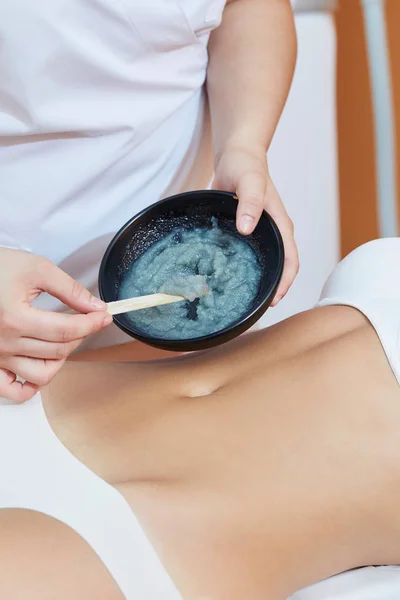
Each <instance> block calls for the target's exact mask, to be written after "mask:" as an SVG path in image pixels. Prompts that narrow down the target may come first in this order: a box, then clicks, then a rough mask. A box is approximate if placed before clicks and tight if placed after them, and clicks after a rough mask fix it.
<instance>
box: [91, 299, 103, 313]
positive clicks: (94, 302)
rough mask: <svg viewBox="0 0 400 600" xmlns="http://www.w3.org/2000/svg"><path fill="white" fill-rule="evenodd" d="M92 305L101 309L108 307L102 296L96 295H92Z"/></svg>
mask: <svg viewBox="0 0 400 600" xmlns="http://www.w3.org/2000/svg"><path fill="white" fill-rule="evenodd" d="M91 305H92V306H93V308H100V309H101V310H104V309H105V307H106V305H105V302H103V300H100V298H96V296H92V301H91Z"/></svg>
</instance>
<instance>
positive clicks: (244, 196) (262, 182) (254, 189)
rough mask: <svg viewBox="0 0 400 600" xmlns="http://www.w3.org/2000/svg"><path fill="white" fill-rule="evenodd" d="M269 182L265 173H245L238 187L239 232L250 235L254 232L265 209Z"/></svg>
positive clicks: (237, 220) (237, 218)
mask: <svg viewBox="0 0 400 600" xmlns="http://www.w3.org/2000/svg"><path fill="white" fill-rule="evenodd" d="M266 185H267V180H266V176H265V174H264V173H259V172H257V171H251V172H248V173H245V174H244V175H243V176H242V177H241V178H240V181H239V183H238V186H237V190H236V193H237V195H238V198H239V205H238V209H237V217H236V224H237V228H238V231H239V232H240V233H242V234H243V235H249V234H250V233H252V232H253V231H254V228H255V226H256V225H257V223H258V221H259V219H260V216H261V213H262V211H263V208H264V199H265V193H266Z"/></svg>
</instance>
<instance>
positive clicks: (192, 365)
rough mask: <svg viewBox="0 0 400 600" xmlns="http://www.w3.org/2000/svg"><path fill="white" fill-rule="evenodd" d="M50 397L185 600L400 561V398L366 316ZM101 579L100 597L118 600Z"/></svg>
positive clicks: (67, 439)
mask: <svg viewBox="0 0 400 600" xmlns="http://www.w3.org/2000/svg"><path fill="white" fill-rule="evenodd" d="M103 358H104V354H103ZM110 358H112V355H111V357H110ZM43 401H44V405H45V409H46V413H47V417H48V419H49V422H50V424H51V426H52V428H53V430H54V431H55V433H56V434H57V436H58V437H59V438H60V439H61V441H62V442H63V443H64V444H65V445H66V446H67V448H68V449H69V450H70V451H71V452H72V453H73V454H75V455H76V456H77V457H78V458H79V459H80V460H81V461H82V462H84V463H85V464H86V465H88V466H89V467H90V468H91V469H92V470H94V471H95V472H96V473H98V474H99V475H100V476H101V477H103V478H104V479H105V480H107V481H108V482H109V483H111V484H112V485H114V486H115V487H116V488H117V489H119V490H120V491H121V493H122V494H123V495H124V496H125V497H126V499H127V501H128V502H129V503H130V505H131V506H132V509H133V510H134V511H135V513H136V514H137V516H138V518H139V520H140V521H141V523H142V525H143V527H144V528H145V530H146V532H147V535H148V536H149V539H150V540H151V542H152V543H153V544H154V547H155V548H156V550H157V551H158V553H159V555H160V557H161V559H162V561H163V563H164V565H165V567H166V569H167V570H168V572H169V573H170V575H171V577H172V578H173V580H174V581H175V583H176V585H177V587H178V588H179V590H180V591H181V593H182V597H183V598H184V599H185V600H195V599H196V600H198V599H199V598H207V599H209V600H249V599H251V600H265V599H266V598H267V599H268V600H284V599H285V598H287V597H288V596H289V595H290V594H292V593H293V592H294V591H296V590H298V589H301V588H303V587H305V586H307V585H309V584H311V583H314V582H317V581H319V580H321V579H324V578H326V577H328V576H330V575H332V574H334V573H338V572H341V571H344V570H347V569H350V568H354V567H359V566H363V565H370V564H373V565H379V564H397V563H399V562H400V518H399V515H398V498H399V493H400V466H399V465H400V448H399V444H398V432H399V428H400V390H399V386H398V384H397V382H396V380H395V377H394V375H393V373H392V372H391V370H390V367H389V365H388V363H387V360H386V357H385V355H384V353H383V351H382V348H381V345H380V342H379V340H378V338H377V336H376V334H375V332H374V330H373V329H372V327H371V326H370V325H369V324H368V322H367V321H366V320H365V318H364V317H363V316H362V315H361V314H360V313H358V312H357V311H356V310H354V309H351V308H346V307H327V308H322V309H317V310H314V311H310V312H309V313H304V314H302V315H299V316H297V317H294V318H292V319H290V320H288V321H285V322H284V323H282V324H279V325H277V326H275V327H273V328H270V329H269V330H267V331H265V332H260V333H256V334H252V335H249V336H246V337H245V338H242V339H241V340H238V341H235V342H234V343H232V344H230V345H229V346H225V347H220V348H218V349H216V350H213V351H210V352H206V353H203V354H200V355H189V356H185V357H181V358H178V359H176V360H172V361H171V360H167V361H161V362H157V363H147V364H144V363H142V364H140V365H137V366H135V365H134V364H115V363H108V364H107V363H102V364H100V363H96V362H91V363H69V364H68V365H66V367H65V368H64V369H63V370H62V371H61V372H60V374H59V375H58V376H57V378H56V379H55V380H54V381H53V382H52V383H51V385H50V386H49V387H48V388H47V390H46V391H45V393H44V394H43ZM2 512H3V511H0V528H1V526H2V515H1V513H2ZM24 518H26V515H25V517H24ZM22 526H23V524H22V523H21V527H22ZM48 526H49V527H50V530H51V524H48ZM16 527H17V530H18V524H17V525H16ZM64 533H65V535H71V534H70V533H69V532H68V530H66V531H65V532H64ZM64 533H63V532H62V531H60V524H58V523H56V524H55V529H54V539H55V538H56V537H57V540H58V541H59V543H60V544H61V540H63V535H64ZM49 535H51V532H50V533H49ZM1 539H2V543H1V544H0V548H1V551H0V555H1V557H2V555H3V553H4V547H5V548H7V532H6V534H5V536H3V535H2V536H1ZM75 541H76V544H77V550H78V551H79V552H81V553H82V556H84V554H85V552H86V551H87V549H85V548H84V547H83V546H82V540H80V539H79V538H78V539H76V540H75ZM36 542H37V547H38V551H37V552H36V553H35V554H34V556H33V558H32V560H33V561H35V560H41V559H40V556H42V554H41V550H40V548H41V543H42V542H41V540H40V537H39V536H38V537H37V540H36ZM24 552H25V550H24V546H23V544H22V543H21V545H18V544H17V543H16V544H15V553H16V554H18V555H21V554H22V555H24ZM66 552H67V556H66V560H68V557H69V556H70V553H71V552H72V549H71V547H70V546H67V549H66ZM48 560H49V564H51V562H52V557H51V555H49V557H48ZM82 560H88V561H89V558H88V557H86V558H82ZM68 564H69V563H68ZM88 565H89V562H88ZM89 566H90V568H94V569H95V567H94V565H93V564H92V563H90V565H89ZM75 568H78V567H75ZM97 568H98V572H97V574H96V576H93V574H91V575H90V585H92V586H93V588H94V589H93V590H92V592H91V593H93V597H96V598H99V599H101V600H103V599H104V600H114V598H115V599H116V600H119V598H120V597H121V596H120V593H119V592H118V591H117V590H116V589H115V590H113V588H108V592H107V593H105V592H104V589H105V587H104V586H105V585H107V584H108V585H109V586H110V585H111V584H112V583H113V582H112V580H111V578H110V577H109V575H108V573H106V572H105V571H104V567H103V566H102V565H101V564H100V563H99V564H98V566H97ZM71 569H72V573H71V572H69V578H73V569H74V567H73V566H71ZM95 570H96V569H95ZM93 572H94V571H90V569H89V573H93ZM63 577H66V575H65V574H60V576H59V584H60V590H59V593H58V594H57V598H58V599H60V600H64V598H65V599H67V598H70V597H71V596H68V595H63V594H64V590H63ZM88 578H89V575H88ZM38 585H39V584H38ZM44 585H45V582H44V580H43V586H44ZM82 585H83V583H82ZM87 585H89V584H87ZM2 586H3V580H2V577H0V596H1V597H3V596H4V594H3V588H2ZM5 589H8V588H5ZM44 589H45V588H44ZM110 589H111V590H113V591H111V592H110ZM96 594H97V595H96ZM266 594H268V595H267V596H266ZM29 597H30V598H32V600H36V598H37V599H39V598H42V596H40V594H38V595H37V596H29ZM44 597H45V596H44ZM74 597H76V598H80V597H82V598H90V597H91V596H90V595H89V594H88V593H87V592H86V595H84V594H83V595H81V596H79V595H74ZM10 598H11V599H12V600H14V598H15V600H17V599H18V600H19V598H24V596H23V595H20V596H14V597H12V596H11V597H10Z"/></svg>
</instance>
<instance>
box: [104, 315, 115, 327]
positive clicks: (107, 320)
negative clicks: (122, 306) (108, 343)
mask: <svg viewBox="0 0 400 600" xmlns="http://www.w3.org/2000/svg"><path fill="white" fill-rule="evenodd" d="M112 320H113V318H112V316H111V315H107V316H105V317H104V321H103V325H104V327H107V325H111V323H112Z"/></svg>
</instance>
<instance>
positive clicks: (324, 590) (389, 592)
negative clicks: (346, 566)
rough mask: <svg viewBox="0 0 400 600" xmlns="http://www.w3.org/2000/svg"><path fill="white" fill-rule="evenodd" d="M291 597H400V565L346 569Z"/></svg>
mask: <svg viewBox="0 0 400 600" xmlns="http://www.w3.org/2000/svg"><path fill="white" fill-rule="evenodd" d="M288 600H400V566H385V567H364V568H362V569H354V570H352V571H346V572H345V573H341V574H339V575H335V577H330V578H329V579H326V580H325V581H321V582H320V583H317V584H315V585H312V586H310V587H308V588H305V589H304V590H301V591H299V592H297V593H296V594H294V595H293V596H291V597H290V598H289V599H288Z"/></svg>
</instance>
